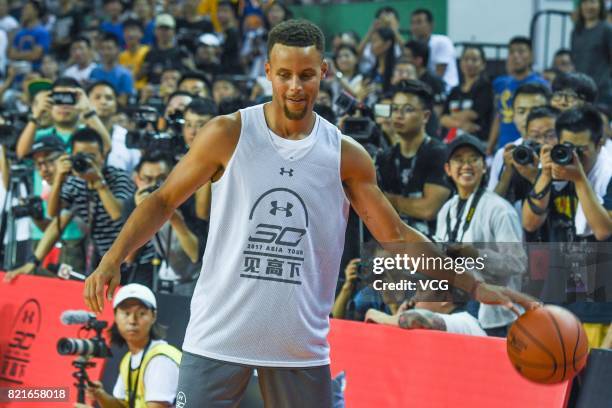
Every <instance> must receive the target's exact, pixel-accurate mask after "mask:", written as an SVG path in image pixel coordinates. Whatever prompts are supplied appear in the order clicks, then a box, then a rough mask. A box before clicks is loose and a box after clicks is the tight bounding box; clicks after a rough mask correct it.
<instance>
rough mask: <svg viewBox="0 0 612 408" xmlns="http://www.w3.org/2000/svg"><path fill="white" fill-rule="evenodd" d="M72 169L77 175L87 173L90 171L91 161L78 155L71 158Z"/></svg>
mask: <svg viewBox="0 0 612 408" xmlns="http://www.w3.org/2000/svg"><path fill="white" fill-rule="evenodd" d="M71 161H72V168H73V169H74V171H76V172H77V173H85V172H86V171H87V170H88V169H89V160H88V159H87V156H86V155H84V154H82V153H77V154H75V155H74V156H72V158H71Z"/></svg>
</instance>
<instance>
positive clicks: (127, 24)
mask: <svg viewBox="0 0 612 408" xmlns="http://www.w3.org/2000/svg"><path fill="white" fill-rule="evenodd" d="M122 25H123V30H126V29H128V28H138V29H139V30H140V31H141V32H144V28H143V27H142V23H141V22H140V20H137V19H135V18H128V19H127V20H125V21H124V22H123V24H122Z"/></svg>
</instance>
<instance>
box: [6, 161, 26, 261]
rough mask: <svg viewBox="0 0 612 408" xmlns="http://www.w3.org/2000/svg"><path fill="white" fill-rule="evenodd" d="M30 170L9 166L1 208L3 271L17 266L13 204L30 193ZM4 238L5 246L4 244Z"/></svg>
mask: <svg viewBox="0 0 612 408" xmlns="http://www.w3.org/2000/svg"><path fill="white" fill-rule="evenodd" d="M31 175H32V169H31V168H29V167H28V166H26V165H23V164H11V167H10V179H9V186H8V189H7V192H6V198H5V200H4V204H3V206H2V214H3V216H2V225H1V226H0V245H2V249H3V252H4V256H3V262H2V264H3V267H4V269H5V270H10V269H13V268H15V267H17V266H19V265H18V264H19V262H18V261H19V260H18V259H17V225H16V224H17V217H15V214H14V212H13V203H14V201H15V200H16V199H17V200H19V199H22V198H26V197H27V196H28V195H29V193H30V191H31V179H30V177H31ZM5 238H6V244H4V242H5Z"/></svg>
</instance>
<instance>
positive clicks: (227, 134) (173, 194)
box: [84, 115, 240, 312]
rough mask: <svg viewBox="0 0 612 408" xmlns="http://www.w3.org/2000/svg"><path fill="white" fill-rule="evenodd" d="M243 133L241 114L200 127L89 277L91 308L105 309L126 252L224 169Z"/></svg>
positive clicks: (87, 289)
mask: <svg viewBox="0 0 612 408" xmlns="http://www.w3.org/2000/svg"><path fill="white" fill-rule="evenodd" d="M239 135H240V117H239V116H238V115H235V116H222V117H219V118H216V119H214V120H211V121H210V122H209V123H208V124H207V125H206V126H205V127H204V128H202V130H200V132H199V133H198V136H197V137H196V138H195V140H194V143H193V145H192V146H191V149H189V152H188V153H187V155H185V157H184V158H183V159H182V160H181V161H180V162H179V163H178V164H177V165H176V166H175V167H174V169H173V170H172V172H171V173H170V175H169V176H168V178H167V180H166V182H165V183H164V184H163V185H162V186H161V187H160V188H159V189H158V190H157V191H155V192H154V193H152V194H151V195H150V196H149V197H147V199H145V200H144V201H143V202H142V203H141V204H140V205H139V206H138V207H136V209H135V210H134V211H133V212H132V214H131V215H130V217H129V218H128V220H127V221H126V223H125V225H124V226H123V228H122V229H121V232H120V233H119V236H118V237H117V239H116V240H115V242H114V243H113V246H112V247H111V248H110V250H109V251H108V252H107V253H106V254H105V255H104V257H103V258H102V260H101V261H100V265H99V266H98V268H97V269H96V270H95V271H94V273H93V274H92V275H91V276H90V277H89V278H87V280H86V281H85V290H84V297H85V303H86V304H87V306H88V307H89V308H90V309H91V310H93V311H94V312H101V311H102V308H103V306H104V289H105V287H106V286H107V285H108V289H107V291H106V296H107V298H109V300H110V298H111V297H112V295H113V292H114V290H115V288H116V287H117V286H118V285H119V282H120V280H121V279H120V272H119V268H120V266H121V263H122V262H123V260H124V259H125V258H126V256H127V255H128V254H130V253H132V252H133V251H135V250H136V249H138V248H140V247H141V246H142V245H144V244H145V243H146V242H147V241H149V240H150V239H151V237H152V236H153V234H155V232H156V231H158V230H159V229H160V228H161V226H162V225H163V224H164V223H165V222H166V221H167V220H168V219H169V218H170V216H171V215H172V214H173V213H174V210H175V209H176V208H177V207H178V206H179V205H180V204H181V203H183V202H184V201H185V200H186V199H187V198H188V197H189V196H191V195H192V194H193V193H194V192H195V191H196V190H197V189H198V188H199V187H200V186H202V185H203V184H204V183H206V182H207V181H209V180H211V179H212V178H213V176H215V175H216V174H219V173H220V172H221V171H222V170H223V168H224V167H225V165H226V163H227V162H228V161H229V159H230V157H231V155H232V154H233V152H234V149H235V147H236V144H237V142H238V137H239Z"/></svg>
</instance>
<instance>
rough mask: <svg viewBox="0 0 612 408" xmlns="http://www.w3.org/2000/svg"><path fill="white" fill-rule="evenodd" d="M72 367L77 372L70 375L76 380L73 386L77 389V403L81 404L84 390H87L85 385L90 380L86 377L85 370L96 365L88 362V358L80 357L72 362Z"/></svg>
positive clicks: (83, 400) (83, 399) (83, 398)
mask: <svg viewBox="0 0 612 408" xmlns="http://www.w3.org/2000/svg"><path fill="white" fill-rule="evenodd" d="M72 365H73V366H75V367H76V368H77V370H76V371H75V372H74V373H72V376H73V377H74V378H76V380H77V382H76V383H75V384H74V386H75V387H76V388H77V402H80V403H82V404H84V403H85V389H86V388H87V385H86V383H87V384H91V380H90V379H89V376H88V375H87V371H86V370H87V369H88V368H89V367H95V365H96V363H94V362H93V361H89V357H84V356H81V357H79V358H77V359H76V360H74V361H73V362H72Z"/></svg>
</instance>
